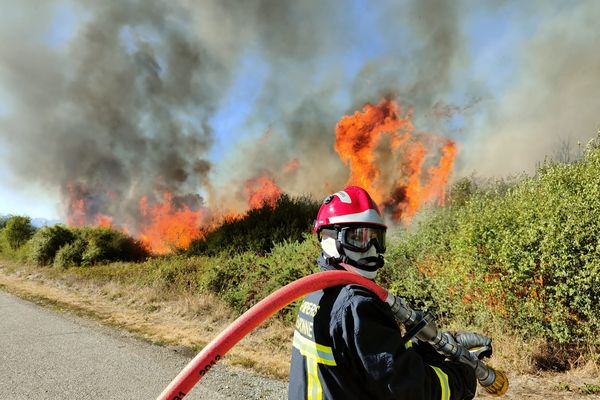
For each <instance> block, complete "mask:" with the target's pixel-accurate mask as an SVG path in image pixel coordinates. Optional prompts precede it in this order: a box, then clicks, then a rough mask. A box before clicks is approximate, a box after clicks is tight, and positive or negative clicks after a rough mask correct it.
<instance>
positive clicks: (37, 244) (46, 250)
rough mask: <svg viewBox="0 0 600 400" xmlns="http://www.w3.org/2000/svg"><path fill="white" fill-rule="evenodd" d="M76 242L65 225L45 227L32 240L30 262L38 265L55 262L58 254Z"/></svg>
mask: <svg viewBox="0 0 600 400" xmlns="http://www.w3.org/2000/svg"><path fill="white" fill-rule="evenodd" d="M73 240H75V235H74V234H73V232H72V231H71V230H69V229H68V228H67V227H65V226H63V225H53V226H45V227H43V228H41V229H40V230H38V231H37V232H36V233H35V235H33V238H32V239H31V249H30V251H29V261H31V262H33V263H35V264H37V265H48V264H52V262H53V261H54V256H55V255H56V252H57V251H58V250H59V249H60V248H61V247H62V246H64V245H66V244H68V243H71V242H72V241H73Z"/></svg>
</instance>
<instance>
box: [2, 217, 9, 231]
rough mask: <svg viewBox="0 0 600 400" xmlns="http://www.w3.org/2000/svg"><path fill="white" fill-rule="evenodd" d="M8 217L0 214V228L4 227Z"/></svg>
mask: <svg viewBox="0 0 600 400" xmlns="http://www.w3.org/2000/svg"><path fill="white" fill-rule="evenodd" d="M9 218H10V217H7V216H0V230H2V229H4V227H5V226H6V223H7V222H8V219H9Z"/></svg>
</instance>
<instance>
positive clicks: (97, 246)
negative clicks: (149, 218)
mask: <svg viewBox="0 0 600 400" xmlns="http://www.w3.org/2000/svg"><path fill="white" fill-rule="evenodd" d="M76 234H77V237H78V238H80V239H81V240H82V241H84V242H85V243H86V245H85V249H84V251H83V253H81V265H82V266H90V265H95V264H102V263H107V262H113V261H141V260H144V259H145V258H147V257H148V252H147V250H146V249H145V248H144V246H142V244H141V243H140V242H138V241H136V240H135V239H133V238H132V237H131V236H128V235H126V234H124V233H122V232H119V231H116V230H113V229H110V228H89V227H88V228H81V229H78V230H77V231H76ZM81 248H82V247H79V249H81ZM75 250H77V249H76V248H73V249H71V250H70V252H71V253H75ZM74 257H79V256H78V255H74Z"/></svg>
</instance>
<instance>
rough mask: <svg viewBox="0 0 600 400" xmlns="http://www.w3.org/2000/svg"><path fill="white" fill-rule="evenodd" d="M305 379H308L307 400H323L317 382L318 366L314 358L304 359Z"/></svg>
mask: <svg viewBox="0 0 600 400" xmlns="http://www.w3.org/2000/svg"><path fill="white" fill-rule="evenodd" d="M306 377H307V379H308V389H307V393H306V394H307V396H308V397H307V400H321V399H323V388H322V387H321V381H320V380H319V364H318V363H317V361H316V360H315V359H314V358H309V357H307V358H306Z"/></svg>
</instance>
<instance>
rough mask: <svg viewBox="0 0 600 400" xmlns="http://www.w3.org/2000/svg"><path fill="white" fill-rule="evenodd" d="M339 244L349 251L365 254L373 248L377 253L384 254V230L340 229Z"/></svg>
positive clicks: (371, 228) (374, 228)
mask: <svg viewBox="0 0 600 400" xmlns="http://www.w3.org/2000/svg"><path fill="white" fill-rule="evenodd" d="M340 242H341V244H342V246H344V248H346V249H348V250H351V251H359V252H365V251H367V250H369V249H370V248H371V246H375V249H377V252H378V253H385V229H383V228H379V227H374V226H351V227H346V228H342V230H341V231H340Z"/></svg>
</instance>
